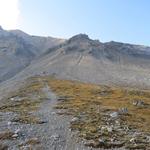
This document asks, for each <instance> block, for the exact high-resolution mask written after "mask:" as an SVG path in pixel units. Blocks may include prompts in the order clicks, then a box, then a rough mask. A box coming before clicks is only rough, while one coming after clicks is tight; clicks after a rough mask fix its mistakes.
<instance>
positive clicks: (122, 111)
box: [119, 107, 128, 115]
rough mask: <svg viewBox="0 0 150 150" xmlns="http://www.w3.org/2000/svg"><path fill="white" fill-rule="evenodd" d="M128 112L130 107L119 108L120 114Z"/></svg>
mask: <svg viewBox="0 0 150 150" xmlns="http://www.w3.org/2000/svg"><path fill="white" fill-rule="evenodd" d="M127 113H128V109H127V108H126V107H125V108H120V109H119V114H121V115H125V114H127Z"/></svg>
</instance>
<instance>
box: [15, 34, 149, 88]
mask: <svg viewBox="0 0 150 150" xmlns="http://www.w3.org/2000/svg"><path fill="white" fill-rule="evenodd" d="M149 68H150V48H149V47H146V46H140V45H132V44H125V43H118V42H107V43H101V42H99V41H97V40H92V39H90V38H89V37H88V36H87V35H83V34H79V35H76V36H74V37H72V38H70V39H69V40H67V41H65V42H64V43H62V44H61V45H58V46H56V47H54V48H50V49H49V50H47V51H46V52H45V54H43V55H42V56H41V57H39V58H38V59H36V60H34V61H32V63H31V64H30V65H29V66H28V67H27V68H26V69H25V70H23V71H22V72H20V73H19V74H18V75H17V76H16V78H19V77H23V76H27V75H28V76H30V75H39V74H42V73H43V72H44V73H46V74H50V75H54V76H56V77H59V78H63V79H72V80H79V81H84V82H91V83H101V84H113V85H114V84H115V85H123V86H130V87H142V88H143V87H144V88H147V87H150V80H149V79H150V71H149Z"/></svg>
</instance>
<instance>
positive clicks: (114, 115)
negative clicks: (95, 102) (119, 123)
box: [110, 112, 119, 118]
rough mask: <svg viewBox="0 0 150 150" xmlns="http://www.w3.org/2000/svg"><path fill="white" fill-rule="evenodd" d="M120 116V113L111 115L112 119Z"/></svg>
mask: <svg viewBox="0 0 150 150" xmlns="http://www.w3.org/2000/svg"><path fill="white" fill-rule="evenodd" d="M118 116H119V113H118V112H112V113H111V114H110V117H112V118H118Z"/></svg>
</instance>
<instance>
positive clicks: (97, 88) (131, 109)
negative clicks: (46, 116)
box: [45, 77, 150, 149]
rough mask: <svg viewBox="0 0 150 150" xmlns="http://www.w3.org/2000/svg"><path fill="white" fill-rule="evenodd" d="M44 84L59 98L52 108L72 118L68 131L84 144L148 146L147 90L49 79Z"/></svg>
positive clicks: (149, 94)
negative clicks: (76, 134) (76, 132)
mask: <svg viewBox="0 0 150 150" xmlns="http://www.w3.org/2000/svg"><path fill="white" fill-rule="evenodd" d="M45 81H46V82H48V84H49V86H50V87H51V89H52V90H53V91H54V92H55V93H57V95H58V96H59V97H60V99H59V102H58V104H57V106H56V107H55V108H56V109H62V110H63V114H66V115H68V114H69V115H70V114H71V115H72V116H73V117H74V118H73V120H72V121H71V123H70V128H71V129H72V130H73V131H78V135H79V137H80V138H82V139H86V140H87V141H86V142H85V145H88V146H91V145H93V147H102V148H114V147H123V146H124V147H131V145H132V147H133V148H135V149H136V148H138V147H142V146H143V144H142V145H141V142H143V143H144V149H145V148H146V147H148V146H150V145H149V139H148V138H149V133H150V126H149V124H150V119H149V116H150V107H149V106H150V100H149V99H150V91H148V90H147V91H142V90H135V89H127V88H123V87H113V86H102V85H94V84H86V83H81V82H76V81H68V80H58V79H54V78H49V77H45ZM134 100H140V101H142V102H143V104H144V105H145V104H146V105H145V106H146V107H143V106H136V105H134V104H133V102H134ZM124 111H126V112H124ZM113 113H114V114H115V113H116V114H117V113H118V116H117V118H113V117H111V114H113ZM137 135H140V136H137ZM134 136H135V137H134ZM140 137H142V139H141V138H140ZM136 145H137V146H136Z"/></svg>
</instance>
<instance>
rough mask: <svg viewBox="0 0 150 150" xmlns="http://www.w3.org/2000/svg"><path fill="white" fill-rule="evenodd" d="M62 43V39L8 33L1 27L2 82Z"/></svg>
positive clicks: (13, 31)
mask: <svg viewBox="0 0 150 150" xmlns="http://www.w3.org/2000/svg"><path fill="white" fill-rule="evenodd" d="M61 42H63V40H61V39H56V38H51V37H38V36H30V35H28V34H26V33H24V32H22V31H19V30H12V31H6V30H3V29H2V27H0V82H2V81H5V80H7V79H9V78H11V77H13V76H14V75H16V74H17V73H18V72H20V71H21V70H23V69H24V68H25V67H27V66H28V65H29V64H30V62H31V60H33V59H34V58H36V57H37V56H39V55H41V54H42V53H44V52H45V50H47V49H48V48H51V47H53V46H56V45H58V44H60V43H61Z"/></svg>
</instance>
